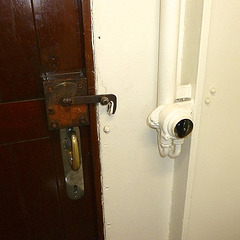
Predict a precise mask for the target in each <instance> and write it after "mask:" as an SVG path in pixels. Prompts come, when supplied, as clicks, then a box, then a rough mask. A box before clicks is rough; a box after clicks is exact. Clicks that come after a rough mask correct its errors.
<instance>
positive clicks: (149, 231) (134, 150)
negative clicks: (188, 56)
mask: <svg viewBox="0 0 240 240" xmlns="http://www.w3.org/2000/svg"><path fill="white" fill-rule="evenodd" d="M158 9H159V1H158V0H148V1H145V0H131V1H129V0H94V1H92V14H93V32H94V50H95V67H96V78H97V79H96V80H97V91H98V92H99V93H114V94H116V95H117V97H118V109H117V112H116V114H115V115H113V116H108V115H107V114H106V109H105V108H104V107H100V114H99V134H100V144H101V146H100V147H101V163H102V186H103V207H104V217H105V228H106V239H107V240H110V239H111V240H123V239H124V240H135V239H137V240H158V239H161V240H165V239H168V234H169V221H170V207H171V194H172V184H173V168H174V161H173V160H169V159H161V158H160V156H159V153H158V149H157V144H156V132H155V131H154V130H152V129H150V128H149V127H148V126H147V124H146V119H147V116H148V115H149V114H150V113H151V112H152V111H153V110H154V109H155V107H156V84H157V81H156V75H157V56H158V43H157V41H158V19H159V15H158V14H159V10H158ZM104 126H109V127H110V130H111V131H110V133H108V134H106V133H104V131H103V128H104Z"/></svg>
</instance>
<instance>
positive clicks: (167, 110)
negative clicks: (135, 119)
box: [148, 0, 193, 158]
mask: <svg viewBox="0 0 240 240" xmlns="http://www.w3.org/2000/svg"><path fill="white" fill-rule="evenodd" d="M180 3H181V1H180V0H161V3H160V35H159V60H158V62H159V64H158V107H157V108H156V109H155V110H154V111H153V112H152V113H151V114H150V116H149V117H148V124H149V126H150V127H152V128H154V129H156V130H157V134H158V147H159V153H160V155H161V156H162V157H166V156H169V157H170V158H176V157H177V156H179V154H180V153H181V145H182V144H183V142H184V138H185V137H186V136H188V135H189V134H190V133H191V132H192V130H193V121H192V109H193V101H192V94H191V85H190V84H188V85H183V86H177V81H176V75H177V61H178V42H179V23H180V8H181V4H180Z"/></svg>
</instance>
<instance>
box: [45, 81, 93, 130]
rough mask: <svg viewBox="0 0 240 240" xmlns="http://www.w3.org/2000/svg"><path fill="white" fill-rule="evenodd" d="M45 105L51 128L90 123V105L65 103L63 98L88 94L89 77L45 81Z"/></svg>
mask: <svg viewBox="0 0 240 240" xmlns="http://www.w3.org/2000/svg"><path fill="white" fill-rule="evenodd" d="M43 88H44V94H45V106H46V113H47V119H48V128H49V129H50V130H55V129H62V128H68V127H74V126H83V125H88V124H89V114H88V105H87V104H86V103H85V104H72V105H68V104H63V99H69V98H72V97H76V96H86V95H87V79H86V78H84V77H78V78H76V79H72V78H71V79H64V80H63V79H55V80H50V81H49V80H45V81H43Z"/></svg>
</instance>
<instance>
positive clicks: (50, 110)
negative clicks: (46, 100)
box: [48, 106, 54, 114]
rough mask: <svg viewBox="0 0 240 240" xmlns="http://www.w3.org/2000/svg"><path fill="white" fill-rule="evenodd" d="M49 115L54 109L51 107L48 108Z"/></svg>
mask: <svg viewBox="0 0 240 240" xmlns="http://www.w3.org/2000/svg"><path fill="white" fill-rule="evenodd" d="M48 111H49V114H54V108H53V107H52V106H49V107H48Z"/></svg>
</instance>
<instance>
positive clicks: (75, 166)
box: [70, 131, 81, 171]
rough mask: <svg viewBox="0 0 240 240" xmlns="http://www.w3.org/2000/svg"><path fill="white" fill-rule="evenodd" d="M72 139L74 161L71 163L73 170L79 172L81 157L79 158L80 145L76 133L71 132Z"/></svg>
mask: <svg viewBox="0 0 240 240" xmlns="http://www.w3.org/2000/svg"><path fill="white" fill-rule="evenodd" d="M70 137H71V145H72V161H71V168H72V170H73V171H77V170H78V169H79V168H80V166H81V162H80V157H79V147H78V146H79V144H78V138H77V134H76V132H75V131H71V132H70Z"/></svg>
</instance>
